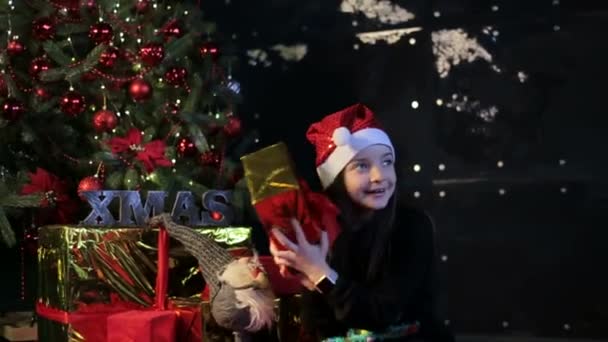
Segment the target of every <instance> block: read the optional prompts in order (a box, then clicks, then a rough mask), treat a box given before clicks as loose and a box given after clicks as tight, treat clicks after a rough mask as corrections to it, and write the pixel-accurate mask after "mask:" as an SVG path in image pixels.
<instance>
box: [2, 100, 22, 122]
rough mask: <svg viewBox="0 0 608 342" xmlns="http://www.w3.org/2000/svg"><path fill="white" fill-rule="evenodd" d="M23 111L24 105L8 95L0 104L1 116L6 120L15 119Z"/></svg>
mask: <svg viewBox="0 0 608 342" xmlns="http://www.w3.org/2000/svg"><path fill="white" fill-rule="evenodd" d="M23 113H25V105H23V103H22V102H21V101H19V100H17V99H15V98H12V97H9V98H8V99H6V101H4V103H3V104H2V116H3V117H4V118H5V119H6V120H8V121H11V122H13V121H17V120H19V119H20V118H21V116H22V115H23Z"/></svg>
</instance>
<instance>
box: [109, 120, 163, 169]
mask: <svg viewBox="0 0 608 342" xmlns="http://www.w3.org/2000/svg"><path fill="white" fill-rule="evenodd" d="M141 140H142V139H141V131H140V130H139V129H137V128H131V129H130V130H129V132H127V135H126V136H124V137H114V138H112V139H110V140H109V141H108V142H107V144H108V146H109V147H110V149H111V150H112V153H114V154H120V153H134V154H135V158H136V159H137V160H139V161H141V162H142V163H143V164H144V167H145V169H146V171H147V172H148V173H150V172H152V171H154V169H155V168H156V167H157V166H164V167H169V166H171V165H173V164H172V163H171V161H170V160H169V159H167V158H166V157H165V142H164V141H162V140H152V141H150V142H149V143H147V144H145V145H142V143H141Z"/></svg>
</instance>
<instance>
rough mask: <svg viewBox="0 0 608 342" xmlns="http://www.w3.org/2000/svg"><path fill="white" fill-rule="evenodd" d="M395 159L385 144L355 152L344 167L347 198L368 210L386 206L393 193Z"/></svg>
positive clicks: (395, 177)
mask: <svg viewBox="0 0 608 342" xmlns="http://www.w3.org/2000/svg"><path fill="white" fill-rule="evenodd" d="M394 162H395V156H394V155H393V153H392V151H391V149H390V148H389V147H388V146H386V145H371V146H369V147H367V148H365V149H363V150H361V151H359V153H357V155H355V157H354V158H353V159H352V160H351V161H350V162H349V163H348V164H347V165H346V167H345V168H344V185H345V186H346V192H347V193H348V196H349V197H350V199H351V200H352V201H353V202H354V203H355V204H357V205H359V206H361V207H363V208H365V209H371V210H378V209H382V208H384V207H386V205H387V204H388V201H389V199H390V198H391V196H392V195H393V193H394V191H395V181H396V180H397V176H396V175H395V165H394Z"/></svg>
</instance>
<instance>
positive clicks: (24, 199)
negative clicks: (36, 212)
mask: <svg viewBox="0 0 608 342" xmlns="http://www.w3.org/2000/svg"><path fill="white" fill-rule="evenodd" d="M40 199H41V196H40V195H17V194H9V195H5V196H3V197H2V198H0V207H14V208H36V207H39V206H40Z"/></svg>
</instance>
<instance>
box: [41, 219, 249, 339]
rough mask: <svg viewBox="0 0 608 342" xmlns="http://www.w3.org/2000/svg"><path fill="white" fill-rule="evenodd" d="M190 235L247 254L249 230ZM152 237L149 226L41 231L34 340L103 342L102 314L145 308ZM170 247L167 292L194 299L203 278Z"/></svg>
mask: <svg viewBox="0 0 608 342" xmlns="http://www.w3.org/2000/svg"><path fill="white" fill-rule="evenodd" d="M196 231H197V232H199V233H201V234H208V235H210V236H212V237H213V239H214V240H215V241H216V242H218V244H220V245H222V246H224V247H225V248H227V249H229V250H231V251H234V252H235V253H237V254H239V255H240V254H243V250H250V249H251V228H249V227H223V228H197V229H196ZM157 239H158V230H156V229H146V228H99V227H97V228H92V227H74V226H46V227H42V228H41V229H40V231H39V249H38V260H39V264H38V267H39V277H38V279H39V286H38V302H37V310H36V311H37V313H38V316H39V320H38V334H39V337H40V340H42V341H88V342H90V341H105V338H106V336H105V334H106V330H105V328H104V327H105V324H106V323H105V322H106V318H107V317H108V316H109V315H111V314H116V313H118V312H124V311H127V310H133V309H141V308H146V307H151V306H153V304H154V297H155V286H154V285H153V284H154V279H155V278H156V274H157V264H156V260H157V253H158V252H157V247H156V246H157V242H156V241H157ZM170 246H171V247H172V248H170V250H169V257H170V259H169V263H168V268H169V277H168V278H169V279H170V282H169V285H168V291H167V295H168V296H171V297H173V296H179V297H190V296H197V295H199V294H200V293H201V291H202V289H203V287H204V280H203V278H202V277H201V276H200V274H197V273H200V272H199V270H198V263H197V261H196V259H194V258H193V257H192V256H190V254H188V253H187V252H186V251H185V250H184V249H183V248H181V246H180V244H179V243H177V242H176V241H172V242H171V244H170ZM199 305H200V303H197V304H196V305H193V307H198V306H199ZM178 324H179V320H178Z"/></svg>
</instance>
